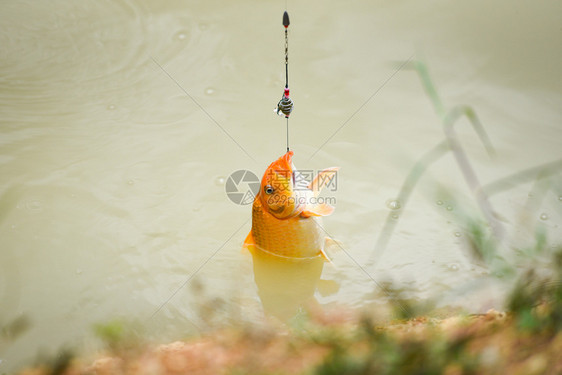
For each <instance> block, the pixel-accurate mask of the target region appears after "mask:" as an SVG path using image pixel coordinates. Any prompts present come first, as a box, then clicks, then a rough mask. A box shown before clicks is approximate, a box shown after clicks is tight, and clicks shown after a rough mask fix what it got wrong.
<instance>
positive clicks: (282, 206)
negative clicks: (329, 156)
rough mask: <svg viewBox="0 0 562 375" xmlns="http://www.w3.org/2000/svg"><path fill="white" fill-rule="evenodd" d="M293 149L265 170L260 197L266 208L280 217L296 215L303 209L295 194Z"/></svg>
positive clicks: (285, 217)
mask: <svg viewBox="0 0 562 375" xmlns="http://www.w3.org/2000/svg"><path fill="white" fill-rule="evenodd" d="M292 158H293V151H287V153H286V154H285V155H283V156H281V157H280V158H279V159H277V160H275V161H274V162H273V163H271V165H270V166H269V167H268V168H267V170H266V171H265V173H264V175H263V178H262V180H261V189H260V192H259V194H258V198H259V199H261V203H262V205H263V207H265V208H266V210H267V211H268V212H269V213H270V214H272V215H273V216H275V217H276V218H278V219H288V218H290V217H294V216H296V215H298V214H300V212H301V211H302V207H301V205H300V204H299V199H298V196H297V195H296V194H295V172H296V171H295V168H294V165H293V162H292Z"/></svg>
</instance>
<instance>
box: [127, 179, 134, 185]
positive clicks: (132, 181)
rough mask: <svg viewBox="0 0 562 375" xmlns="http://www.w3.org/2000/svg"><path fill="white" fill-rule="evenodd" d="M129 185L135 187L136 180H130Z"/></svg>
mask: <svg viewBox="0 0 562 375" xmlns="http://www.w3.org/2000/svg"><path fill="white" fill-rule="evenodd" d="M127 183H128V184H129V185H134V184H135V180H128V181H127Z"/></svg>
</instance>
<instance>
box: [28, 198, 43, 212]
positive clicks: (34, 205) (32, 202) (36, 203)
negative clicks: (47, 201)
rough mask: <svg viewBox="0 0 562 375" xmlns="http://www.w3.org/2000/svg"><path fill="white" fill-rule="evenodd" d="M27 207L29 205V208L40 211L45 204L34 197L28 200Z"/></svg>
mask: <svg viewBox="0 0 562 375" xmlns="http://www.w3.org/2000/svg"><path fill="white" fill-rule="evenodd" d="M25 207H27V209H28V210H32V211H39V210H41V208H43V204H42V203H41V202H40V201H38V200H36V199H33V200H30V201H29V202H27V203H26V204H25Z"/></svg>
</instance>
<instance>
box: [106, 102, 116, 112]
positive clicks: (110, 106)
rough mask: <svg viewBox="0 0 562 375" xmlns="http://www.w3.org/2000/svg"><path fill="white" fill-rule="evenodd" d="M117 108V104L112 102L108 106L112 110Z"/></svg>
mask: <svg viewBox="0 0 562 375" xmlns="http://www.w3.org/2000/svg"><path fill="white" fill-rule="evenodd" d="M115 108H117V107H116V106H115V104H110V105H108V106H107V109H108V110H110V111H113V110H115Z"/></svg>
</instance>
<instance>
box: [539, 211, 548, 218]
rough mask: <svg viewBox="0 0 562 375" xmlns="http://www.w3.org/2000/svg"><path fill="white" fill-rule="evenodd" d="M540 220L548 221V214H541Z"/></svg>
mask: <svg viewBox="0 0 562 375" xmlns="http://www.w3.org/2000/svg"><path fill="white" fill-rule="evenodd" d="M540 218H541V220H548V214H546V213H544V212H543V213H542V214H541V216H540Z"/></svg>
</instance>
